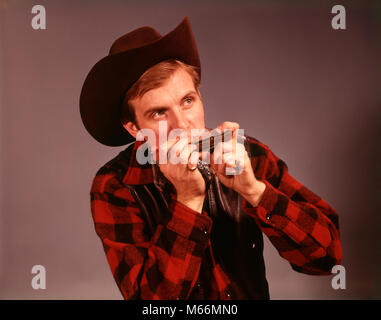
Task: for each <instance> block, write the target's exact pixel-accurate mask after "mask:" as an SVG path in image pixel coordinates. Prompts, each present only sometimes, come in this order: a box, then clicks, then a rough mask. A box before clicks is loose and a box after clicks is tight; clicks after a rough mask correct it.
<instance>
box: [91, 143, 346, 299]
mask: <svg viewBox="0 0 381 320" xmlns="http://www.w3.org/2000/svg"><path fill="white" fill-rule="evenodd" d="M248 142H249V146H250V151H251V162H252V167H253V169H254V172H255V176H256V178H257V179H258V180H261V181H263V182H264V183H265V185H266V188H265V191H264V193H263V196H262V198H261V201H260V203H259V204H258V206H257V207H252V206H251V205H250V203H248V202H247V201H246V200H243V210H244V212H245V213H246V214H248V215H250V216H251V217H252V218H253V219H254V220H255V222H256V223H257V225H258V226H259V228H260V229H261V230H262V232H263V233H265V234H266V235H267V236H268V238H269V239H270V241H271V242H272V244H273V245H274V246H275V247H276V249H277V250H278V252H279V254H280V255H281V256H282V257H283V258H285V259H287V260H288V261H289V262H290V264H291V266H292V268H293V269H294V270H296V271H299V272H303V273H307V274H330V271H331V268H332V267H333V266H334V265H335V264H339V263H340V260H341V256H342V252H341V245H340V238H339V227H338V215H337V213H336V212H335V211H334V209H333V208H331V207H330V206H329V205H328V204H327V203H326V202H325V201H324V200H323V199H321V198H320V197H318V196H317V195H316V194H314V193H312V192H311V191H310V190H308V189H307V188H306V187H305V186H303V185H302V184H301V183H299V182H298V181H296V180H295V179H294V178H293V177H292V176H291V175H290V174H289V173H288V170H287V166H286V164H285V163H284V162H283V161H282V160H280V159H279V158H277V157H276V156H275V155H274V154H273V153H272V151H271V150H270V149H269V148H268V147H267V146H266V145H264V144H262V143H261V142H259V141H258V140H256V139H253V138H249V139H248ZM141 144H142V142H136V143H135V144H134V147H129V148H126V150H124V151H122V152H121V153H120V154H119V155H118V156H117V157H115V158H114V159H112V160H111V161H109V162H108V163H107V164H105V165H104V166H103V167H102V168H101V169H100V170H99V171H98V172H97V174H96V176H95V178H94V180H93V184H92V187H91V192H90V195H91V211H92V217H93V219H94V223H95V230H96V233H97V235H98V236H99V237H100V239H101V241H102V244H103V247H104V250H105V253H106V257H107V260H108V263H109V265H110V268H111V272H112V274H113V276H114V279H115V281H116V283H117V285H118V287H119V289H120V291H121V293H122V295H123V297H124V298H125V299H152V300H153V299H188V298H192V295H191V294H192V290H193V288H195V287H196V286H197V285H196V283H197V280H198V278H199V277H201V276H202V273H203V274H204V277H205V273H207V275H206V277H207V278H208V279H210V288H209V291H208V296H207V297H206V298H208V299H231V298H234V297H231V296H230V295H229V294H226V290H227V288H228V287H229V284H230V279H229V277H228V276H227V275H226V273H225V272H224V270H223V268H222V267H221V266H220V264H218V263H217V262H216V261H215V259H214V256H213V246H212V245H213V244H212V243H211V241H210V232H211V228H212V224H213V222H212V219H211V218H210V217H209V216H208V214H207V213H206V212H205V211H203V212H202V214H200V213H198V212H195V211H193V210H192V209H190V208H188V207H187V206H185V205H183V204H182V203H180V202H177V201H176V195H175V194H172V195H171V199H172V201H171V202H170V204H169V208H170V213H171V215H170V216H169V217H168V218H167V219H166V220H165V222H163V223H162V224H159V225H158V227H157V228H156V230H155V232H154V234H153V235H148V232H147V228H146V222H145V220H144V217H142V215H141V212H140V209H139V205H138V204H137V203H136V201H135V200H134V198H133V197H132V195H131V194H130V192H129V190H128V188H126V186H125V185H138V184H148V183H152V182H153V178H154V177H153V170H152V166H151V165H149V164H147V165H144V166H141V165H139V164H138V163H137V161H136V150H137V148H138V147H139V146H140V145H141ZM128 149H129V150H128ZM126 154H128V157H126ZM205 256H208V257H209V259H208V260H209V263H208V264H205ZM200 269H201V270H203V271H202V272H200Z"/></svg>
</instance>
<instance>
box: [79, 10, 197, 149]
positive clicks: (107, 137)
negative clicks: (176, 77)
mask: <svg viewBox="0 0 381 320" xmlns="http://www.w3.org/2000/svg"><path fill="white" fill-rule="evenodd" d="M168 59H177V60H180V61H182V62H184V63H186V64H189V65H192V66H196V67H198V68H199V69H198V70H199V72H201V71H200V70H201V69H200V58H199V55H198V52H197V47H196V42H195V40H194V37H193V33H192V29H191V27H190V24H189V20H188V18H187V17H185V18H184V19H183V20H182V21H181V23H180V24H179V25H178V26H177V27H176V28H175V29H174V30H172V31H171V32H169V33H168V34H166V35H164V36H161V35H160V33H159V32H157V31H156V30H155V29H153V28H151V27H142V28H139V29H136V30H133V31H131V32H129V33H127V34H125V35H123V36H122V37H120V38H118V39H117V40H116V41H115V42H114V43H113V45H112V46H111V48H110V53H109V55H108V56H106V57H104V58H103V59H101V60H100V61H98V62H97V63H96V64H95V65H94V67H93V68H92V69H91V70H90V72H89V74H88V75H87V77H86V80H85V82H84V84H83V87H82V92H81V97H80V113H81V118H82V121H83V124H84V125H85V128H86V129H87V131H88V132H89V133H90V134H91V135H92V136H93V137H94V138H95V139H96V140H97V141H99V142H100V143H102V144H105V145H107V146H122V145H125V144H127V143H129V142H132V141H133V140H134V138H133V137H132V136H131V135H130V134H129V133H128V132H127V130H126V129H124V127H123V126H122V124H121V121H120V118H121V112H122V104H123V99H124V95H125V93H126V92H127V91H128V89H129V88H131V86H132V85H133V84H134V83H135V82H136V81H137V80H138V79H139V78H140V76H141V75H142V74H143V73H144V72H145V71H146V70H147V69H149V68H150V67H152V66H154V65H155V64H157V63H159V62H161V61H164V60H168Z"/></svg>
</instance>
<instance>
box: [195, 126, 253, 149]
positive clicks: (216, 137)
mask: <svg viewBox="0 0 381 320" xmlns="http://www.w3.org/2000/svg"><path fill="white" fill-rule="evenodd" d="M232 138H233V134H226V135H225V133H224V132H222V133H216V130H215V129H214V130H212V131H211V132H210V133H209V134H208V136H207V137H205V138H203V139H201V140H199V141H195V142H193V144H195V145H198V151H199V152H202V151H207V150H209V152H210V153H213V152H214V147H215V144H217V143H218V142H226V141H229V140H231V139H232ZM239 139H241V140H242V141H244V140H246V137H245V136H238V137H237V140H238V141H239Z"/></svg>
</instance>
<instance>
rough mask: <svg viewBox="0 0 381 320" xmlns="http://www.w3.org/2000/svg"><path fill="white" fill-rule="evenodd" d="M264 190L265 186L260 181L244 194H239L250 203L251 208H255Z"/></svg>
mask: <svg viewBox="0 0 381 320" xmlns="http://www.w3.org/2000/svg"><path fill="white" fill-rule="evenodd" d="M265 189H266V185H265V184H264V183H263V182H262V181H259V180H256V183H255V186H254V187H253V188H250V189H248V190H247V191H246V192H243V193H241V195H242V197H244V198H245V199H246V200H247V201H248V202H250V204H251V205H252V206H253V207H257V206H258V204H259V202H260V201H261V199H262V195H263V193H264V192H265Z"/></svg>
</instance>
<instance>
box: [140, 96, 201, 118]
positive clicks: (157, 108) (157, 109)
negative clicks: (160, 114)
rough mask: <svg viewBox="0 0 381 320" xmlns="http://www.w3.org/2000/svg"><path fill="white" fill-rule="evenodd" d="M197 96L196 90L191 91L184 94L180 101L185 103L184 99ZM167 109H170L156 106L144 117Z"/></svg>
mask: <svg viewBox="0 0 381 320" xmlns="http://www.w3.org/2000/svg"><path fill="white" fill-rule="evenodd" d="M192 94H193V95H195V94H197V93H196V91H194V90H190V91H188V92H187V93H186V94H184V96H183V97H182V98H181V99H180V101H184V99H185V98H186V97H188V96H190V95H192ZM167 109H169V108H168V107H166V106H154V107H151V108H149V109H148V110H146V111H145V112H144V116H147V115H148V114H150V113H152V112H155V111H165V110H167Z"/></svg>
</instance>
